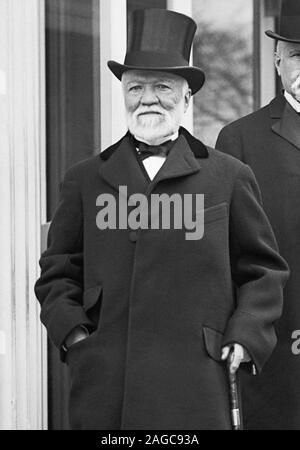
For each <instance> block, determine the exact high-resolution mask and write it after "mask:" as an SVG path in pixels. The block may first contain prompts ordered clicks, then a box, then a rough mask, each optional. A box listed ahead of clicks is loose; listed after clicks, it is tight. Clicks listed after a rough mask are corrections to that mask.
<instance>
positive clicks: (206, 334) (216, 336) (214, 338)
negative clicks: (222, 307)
mask: <svg viewBox="0 0 300 450" xmlns="http://www.w3.org/2000/svg"><path fill="white" fill-rule="evenodd" d="M202 329H203V338H204V343H205V348H206V351H207V353H208V354H209V356H210V357H211V358H213V359H214V360H216V361H221V353H222V341H223V336H224V335H223V333H222V332H221V331H217V330H214V329H213V328H210V327H206V326H203V327H202Z"/></svg>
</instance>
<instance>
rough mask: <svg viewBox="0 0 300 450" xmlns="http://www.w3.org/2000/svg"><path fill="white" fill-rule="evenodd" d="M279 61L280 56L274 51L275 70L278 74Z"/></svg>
mask: <svg viewBox="0 0 300 450" xmlns="http://www.w3.org/2000/svg"><path fill="white" fill-rule="evenodd" d="M280 63H281V56H280V54H279V53H278V52H275V53H274V64H275V67H276V70H277V73H278V75H279V76H280Z"/></svg>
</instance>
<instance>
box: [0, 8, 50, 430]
mask: <svg viewBox="0 0 300 450" xmlns="http://www.w3.org/2000/svg"><path fill="white" fill-rule="evenodd" d="M44 83H45V74H44V2H43V0H26V1H24V0H1V1H0V194H1V215H0V267H1V270H0V312H1V313H0V429H19V430H21V429H42V428H45V427H46V421H47V410H46V397H45V394H46V376H47V371H46V353H45V349H46V346H45V342H46V341H45V333H44V331H43V330H42V326H41V323H40V320H39V312H40V311H39V307H38V304H37V300H36V299H35V295H34V290H33V286H34V282H35V280H36V278H37V276H38V273H39V268H38V258H39V255H40V224H41V222H42V221H44V220H45V217H42V215H43V214H44V207H42V204H43V205H44V189H42V183H41V179H42V178H43V176H44V173H43V170H44V165H43V164H42V158H41V155H43V154H44V151H45V117H44V116H45V114H44V112H45V101H44Z"/></svg>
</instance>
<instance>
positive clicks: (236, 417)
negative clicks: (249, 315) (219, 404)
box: [227, 350, 241, 430]
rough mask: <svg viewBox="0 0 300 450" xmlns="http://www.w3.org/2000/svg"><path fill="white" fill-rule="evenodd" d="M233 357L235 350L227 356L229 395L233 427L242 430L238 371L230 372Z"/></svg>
mask: <svg viewBox="0 0 300 450" xmlns="http://www.w3.org/2000/svg"><path fill="white" fill-rule="evenodd" d="M232 358H233V350H231V351H230V353H229V355H228V358H227V373H228V381H229V396H230V412H231V421H232V429H233V430H240V429H241V415H240V405H239V396H238V386H237V377H236V372H235V373H230V363H231V361H232Z"/></svg>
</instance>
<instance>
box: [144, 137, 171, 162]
mask: <svg viewBox="0 0 300 450" xmlns="http://www.w3.org/2000/svg"><path fill="white" fill-rule="evenodd" d="M174 143H175V141H171V140H168V141H166V142H163V143H162V144H160V145H148V144H145V142H140V141H137V140H136V139H135V146H136V148H137V149H138V155H139V158H140V159H141V161H143V160H144V159H146V158H148V157H149V156H167V155H168V153H169V152H170V150H171V148H172V147H173V145H174Z"/></svg>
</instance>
